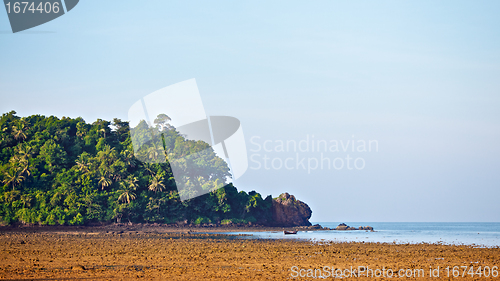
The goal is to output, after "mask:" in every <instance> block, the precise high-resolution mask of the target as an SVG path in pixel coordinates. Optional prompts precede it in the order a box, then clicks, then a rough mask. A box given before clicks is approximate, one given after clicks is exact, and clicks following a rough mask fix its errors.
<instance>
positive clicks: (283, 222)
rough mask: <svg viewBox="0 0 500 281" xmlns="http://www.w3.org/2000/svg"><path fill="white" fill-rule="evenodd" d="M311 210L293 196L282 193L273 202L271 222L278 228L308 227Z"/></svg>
mask: <svg viewBox="0 0 500 281" xmlns="http://www.w3.org/2000/svg"><path fill="white" fill-rule="evenodd" d="M311 214H312V211H311V208H309V206H307V204H306V203H304V202H302V201H299V200H296V199H295V196H293V195H290V194H288V193H282V194H281V195H280V196H279V197H278V198H275V199H274V200H273V220H274V222H275V224H276V225H279V226H310V225H311V223H310V222H309V219H310V218H311Z"/></svg>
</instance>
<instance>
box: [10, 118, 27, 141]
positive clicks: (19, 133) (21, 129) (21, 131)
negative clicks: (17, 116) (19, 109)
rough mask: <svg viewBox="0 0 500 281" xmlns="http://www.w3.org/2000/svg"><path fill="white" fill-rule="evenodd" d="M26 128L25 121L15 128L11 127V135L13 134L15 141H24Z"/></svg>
mask: <svg viewBox="0 0 500 281" xmlns="http://www.w3.org/2000/svg"><path fill="white" fill-rule="evenodd" d="M27 129H28V127H27V126H26V125H25V121H24V120H22V121H20V122H19V123H18V124H17V125H16V126H13V127H12V133H13V134H14V138H15V139H16V140H19V139H20V140H21V141H23V140H25V139H26V138H27V137H28V136H27V135H26V130H27Z"/></svg>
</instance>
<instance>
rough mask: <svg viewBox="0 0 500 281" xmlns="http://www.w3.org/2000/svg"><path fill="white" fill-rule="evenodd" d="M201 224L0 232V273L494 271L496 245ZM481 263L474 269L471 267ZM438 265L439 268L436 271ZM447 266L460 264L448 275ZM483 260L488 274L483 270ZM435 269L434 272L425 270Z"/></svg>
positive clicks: (188, 275)
mask: <svg viewBox="0 0 500 281" xmlns="http://www.w3.org/2000/svg"><path fill="white" fill-rule="evenodd" d="M202 231H206V230H204V229H195V230H192V229H188V228H180V229H176V230H175V231H174V230H172V231H170V230H169V229H161V228H158V229H156V230H155V229H151V228H145V229H133V230H130V229H126V228H125V229H122V230H120V229H119V228H114V229H113V230H112V231H111V230H110V229H106V228H83V229H75V228H64V227H61V228H36V229H22V230H17V229H15V228H13V229H9V230H8V231H0V279H3V280H76V279H78V280H134V279H139V278H140V279H142V280H219V279H231V280H254V279H257V280H263V279H270V280H285V279H308V280H312V279H313V278H311V277H310V276H311V275H309V277H308V274H313V273H314V274H315V277H316V278H318V277H319V276H318V274H321V275H322V277H326V278H331V277H332V276H334V274H335V272H337V273H340V272H341V271H343V273H346V274H349V272H350V269H351V268H352V269H356V270H358V269H359V268H363V267H364V268H366V269H371V270H373V271H372V272H373V273H372V274H375V275H377V274H379V273H380V274H382V271H383V272H384V274H385V277H384V276H382V275H381V276H370V275H369V274H370V271H367V272H365V273H363V274H368V276H366V275H361V274H360V272H358V271H356V275H354V276H353V275H352V274H351V276H347V277H348V278H346V279H348V280H374V279H375V280H394V279H398V280H402V279H409V280H410V279H411V280H415V279H416V280H436V279H444V280H448V279H459V280H490V279H491V280H498V279H499V278H500V277H493V271H492V270H493V268H494V267H495V266H496V267H497V268H498V267H499V266H500V249H499V248H498V247H495V248H479V247H475V246H465V245H443V244H425V243H423V244H392V243H363V242H349V243H347V242H328V241H322V242H311V241H300V240H293V239H292V240H290V239H286V240H279V239H278V240H264V239H241V238H242V237H238V236H228V235H225V234H206V233H201V232H202ZM224 231H227V229H224ZM231 231H238V229H232V230H231ZM239 231H243V230H242V229H239ZM244 231H248V229H245V230H244ZM480 266H481V270H480V272H481V276H480V275H479V273H480V272H479V271H477V269H479V267H480ZM438 267H439V272H438V271H436V269H437V268H438ZM454 267H455V269H458V270H459V271H458V272H459V276H458V277H455V278H453V274H456V273H457V271H453V268H454ZM462 267H466V268H467V271H469V270H470V268H473V271H474V272H473V274H472V275H471V274H470V273H471V272H465V275H464V276H463V277H462V271H463V269H464V268H462ZM486 267H488V270H489V271H490V273H489V277H485V276H484V274H485V273H486V270H485V269H486ZM446 268H448V274H449V276H450V277H449V278H448V275H447V269H446ZM327 269H328V270H327ZM377 269H378V270H379V271H377ZM346 270H348V271H346ZM389 270H390V272H392V273H393V275H392V278H388V276H387V274H388V273H389ZM401 270H403V274H407V273H408V272H411V274H412V275H413V274H417V273H418V274H423V275H421V276H412V277H410V278H407V277H403V278H400V277H399V276H398V272H401ZM408 270H410V271H408ZM432 270H434V271H433V272H432ZM436 273H438V274H439V278H437V276H436V277H432V274H434V275H435V274H436ZM332 274H333V275H332ZM301 275H302V276H303V278H302V277H301ZM328 275H329V276H328ZM338 277H341V276H338ZM343 277H346V276H343ZM374 277H375V278H374ZM415 277H416V278H415ZM337 280H338V279H337ZM343 280H345V279H344V278H343Z"/></svg>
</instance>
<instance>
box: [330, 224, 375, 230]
mask: <svg viewBox="0 0 500 281" xmlns="http://www.w3.org/2000/svg"><path fill="white" fill-rule="evenodd" d="M334 230H369V231H373V227H371V226H360V227H353V226H348V225H347V224H345V223H341V224H339V225H338V226H337V227H336V228H334Z"/></svg>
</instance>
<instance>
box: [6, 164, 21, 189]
mask: <svg viewBox="0 0 500 281" xmlns="http://www.w3.org/2000/svg"><path fill="white" fill-rule="evenodd" d="M4 175H5V179H4V180H3V183H4V184H6V185H7V186H9V185H10V186H12V190H13V191H14V190H15V189H16V186H19V185H20V184H21V183H22V182H23V181H24V176H23V175H21V173H19V169H14V168H10V169H9V170H7V171H5V172H4Z"/></svg>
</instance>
